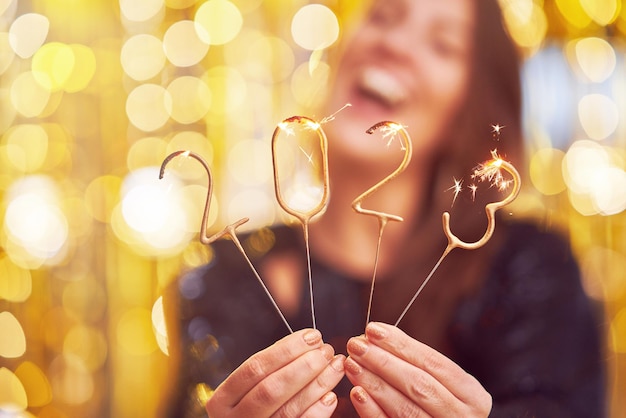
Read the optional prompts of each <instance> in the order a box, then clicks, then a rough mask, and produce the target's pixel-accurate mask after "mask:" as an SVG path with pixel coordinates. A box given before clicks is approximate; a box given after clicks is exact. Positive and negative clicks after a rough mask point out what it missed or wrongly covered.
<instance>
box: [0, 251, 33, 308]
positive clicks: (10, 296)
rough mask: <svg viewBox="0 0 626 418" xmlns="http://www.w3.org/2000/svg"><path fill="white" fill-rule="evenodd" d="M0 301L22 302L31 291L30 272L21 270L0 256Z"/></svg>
mask: <svg viewBox="0 0 626 418" xmlns="http://www.w3.org/2000/svg"><path fill="white" fill-rule="evenodd" d="M0 277H2V280H0V300H1V299H4V300H7V301H9V302H14V303H19V302H24V301H25V300H27V299H28V298H29V297H30V294H31V292H32V290H33V280H32V277H31V275H30V270H27V269H24V268H21V267H19V266H17V265H16V264H15V263H13V262H12V261H11V259H10V258H9V257H7V256H0Z"/></svg>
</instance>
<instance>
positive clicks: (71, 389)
mask: <svg viewBox="0 0 626 418" xmlns="http://www.w3.org/2000/svg"><path fill="white" fill-rule="evenodd" d="M48 373H49V374H48V376H49V379H50V385H51V386H52V393H53V394H54V398H55V400H56V401H60V402H64V403H66V404H68V405H81V404H83V403H85V402H87V401H89V400H90V399H91V398H92V397H93V396H94V381H93V376H92V375H91V373H90V372H89V370H88V369H87V368H86V367H85V364H84V363H83V362H82V360H81V359H80V358H78V357H75V356H72V355H67V354H63V355H60V356H58V357H57V358H55V359H54V360H53V361H52V363H51V364H50V369H49V371H48Z"/></svg>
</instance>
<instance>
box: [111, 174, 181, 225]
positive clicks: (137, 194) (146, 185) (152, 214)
mask: <svg viewBox="0 0 626 418" xmlns="http://www.w3.org/2000/svg"><path fill="white" fill-rule="evenodd" d="M148 173H149V174H156V173H155V170H153V169H151V168H150V169H142V170H138V171H136V172H134V173H131V174H130V175H129V176H128V177H127V178H126V179H125V180H124V188H125V189H126V190H125V191H124V197H123V199H122V214H123V215H124V219H125V220H126V223H127V224H128V226H130V227H131V228H133V229H134V230H136V231H139V232H154V231H156V230H158V229H160V228H162V227H163V225H164V224H166V223H167V221H168V219H169V218H170V217H171V216H172V215H174V214H173V213H171V212H172V210H173V208H172V202H171V200H172V199H170V198H169V197H171V196H168V194H167V192H168V190H167V189H168V186H169V187H171V184H170V182H169V181H167V180H166V181H159V179H158V177H157V176H154V177H153V178H152V179H148V178H146V175H147V174H148Z"/></svg>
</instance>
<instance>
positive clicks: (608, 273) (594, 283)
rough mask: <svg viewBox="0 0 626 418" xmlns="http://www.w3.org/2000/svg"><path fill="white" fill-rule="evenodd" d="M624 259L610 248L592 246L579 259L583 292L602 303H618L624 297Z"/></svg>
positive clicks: (625, 268)
mask: <svg viewBox="0 0 626 418" xmlns="http://www.w3.org/2000/svg"><path fill="white" fill-rule="evenodd" d="M625 271H626V257H625V256H624V255H623V254H620V253H619V252H617V251H615V250H612V249H610V248H604V247H599V246H594V247H591V248H589V249H588V250H586V251H585V253H584V255H583V256H582V258H581V272H582V278H583V284H584V286H585V291H586V292H587V294H588V295H589V296H591V297H592V298H594V299H596V300H598V301H602V302H613V301H619V300H620V299H622V298H623V297H624V296H626V280H624V272H625Z"/></svg>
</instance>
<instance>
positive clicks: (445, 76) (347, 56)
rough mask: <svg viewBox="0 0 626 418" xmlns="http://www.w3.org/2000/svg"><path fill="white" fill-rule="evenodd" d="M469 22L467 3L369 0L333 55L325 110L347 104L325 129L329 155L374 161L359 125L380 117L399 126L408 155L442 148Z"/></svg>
mask: <svg viewBox="0 0 626 418" xmlns="http://www.w3.org/2000/svg"><path fill="white" fill-rule="evenodd" d="M478 1H480V0H478ZM473 25H474V7H473V0H375V1H374V4H373V7H372V9H371V10H370V12H369V13H368V14H367V16H366V17H365V20H364V21H363V22H362V24H360V26H359V27H358V28H356V30H355V32H354V33H353V34H352V37H351V38H350V39H349V40H348V42H347V44H346V45H345V49H344V51H343V56H342V57H340V60H339V66H338V68H337V74H336V83H335V86H334V89H333V90H332V91H331V93H330V94H331V97H330V98H329V100H330V102H329V105H330V108H329V109H328V111H329V113H332V112H333V111H335V110H337V109H339V108H341V107H342V106H343V105H345V104H346V103H350V104H351V105H352V107H351V108H348V109H346V110H344V111H342V112H341V113H340V114H339V115H338V116H337V119H336V120H335V121H333V122H331V123H329V124H328V125H327V126H326V127H325V129H326V130H327V131H328V132H329V134H330V136H331V141H332V145H331V146H332V147H333V148H334V150H333V152H334V153H337V152H339V153H340V154H342V155H344V154H345V155H346V156H351V157H352V158H358V159H361V160H369V161H371V160H372V159H374V158H378V157H379V155H380V151H379V149H378V148H376V147H374V146H372V147H370V146H368V144H370V143H371V142H372V141H367V138H366V134H365V130H366V129H367V128H369V127H370V126H372V125H374V124H375V123H377V122H380V121H384V120H390V121H394V122H398V123H402V124H403V125H405V126H406V127H407V130H408V131H409V133H410V134H411V137H412V140H413V148H414V158H415V157H418V158H419V156H424V157H425V158H427V156H428V155H430V154H431V153H432V152H433V151H434V150H435V149H437V147H438V146H443V145H442V140H443V138H442V134H443V132H444V130H446V129H448V126H449V124H450V123H452V122H451V121H452V119H453V118H454V116H455V115H456V112H457V111H458V109H459V106H460V105H461V104H462V103H463V100H464V97H465V93H466V91H467V86H468V83H469V73H470V63H471V56H472V49H473V45H472V43H473V41H472V34H473Z"/></svg>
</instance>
